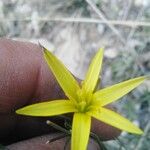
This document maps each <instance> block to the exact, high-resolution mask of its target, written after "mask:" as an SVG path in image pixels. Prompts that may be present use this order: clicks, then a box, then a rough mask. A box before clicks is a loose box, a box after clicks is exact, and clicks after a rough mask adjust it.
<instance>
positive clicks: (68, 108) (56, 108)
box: [16, 100, 76, 116]
mask: <svg viewBox="0 0 150 150" xmlns="http://www.w3.org/2000/svg"><path fill="white" fill-rule="evenodd" d="M70 112H76V109H75V107H74V105H73V103H72V101H69V100H53V101H50V102H42V103H37V104H32V105H29V106H26V107H23V108H21V109H18V110H17V111H16V113H17V114H21V115H28V116H55V115H60V114H65V113H70Z"/></svg>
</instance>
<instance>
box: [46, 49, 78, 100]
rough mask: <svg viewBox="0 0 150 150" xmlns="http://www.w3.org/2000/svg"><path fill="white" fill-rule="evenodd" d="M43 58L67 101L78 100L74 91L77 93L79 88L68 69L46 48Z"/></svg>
mask: <svg viewBox="0 0 150 150" xmlns="http://www.w3.org/2000/svg"><path fill="white" fill-rule="evenodd" d="M44 57H45V60H46V62H47V64H48V66H49V67H50V69H51V71H52V72H53V74H54V76H55V77H56V79H57V81H58V83H59V84H60V86H61V87H62V89H63V91H64V92H65V94H66V95H67V96H68V97H69V99H74V100H76V99H78V97H77V94H76V93H77V92H76V91H78V90H79V89H80V87H79V84H78V82H77V81H76V80H75V79H74V77H73V76H72V74H71V73H70V72H69V71H68V69H67V68H66V67H65V66H64V65H63V64H62V62H61V61H60V60H59V59H57V57H55V56H54V55H53V54H52V53H51V52H49V51H48V50H47V49H46V48H44Z"/></svg>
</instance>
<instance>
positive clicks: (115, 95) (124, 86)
mask: <svg viewBox="0 0 150 150" xmlns="http://www.w3.org/2000/svg"><path fill="white" fill-rule="evenodd" d="M145 79H146V77H145V76H142V77H138V78H134V79H130V80H127V81H124V82H121V83H118V84H115V85H113V86H110V87H107V88H104V89H102V90H99V91H97V92H96V93H95V94H94V98H95V100H98V101H100V104H101V106H105V105H107V104H109V103H111V102H114V101H116V100H117V99H119V98H121V97H122V96H124V95H125V94H127V93H129V92H130V91H131V90H133V89H134V88H136V87H137V86H138V85H140V84H141V83H142V82H143V81H144V80H145Z"/></svg>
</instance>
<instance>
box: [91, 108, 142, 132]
mask: <svg viewBox="0 0 150 150" xmlns="http://www.w3.org/2000/svg"><path fill="white" fill-rule="evenodd" d="M91 115H92V116H93V117H94V118H96V119H98V120H100V121H102V122H105V123H106V124H108V125H111V126H113V127H116V128H118V129H121V130H124V131H127V132H130V133H135V134H142V133H143V131H142V130H141V129H139V128H138V127H137V126H135V125H134V124H133V123H131V122H130V121H129V120H127V119H126V118H124V117H122V116H121V115H119V114H117V113H115V112H113V111H111V110H109V109H106V108H100V111H99V112H97V113H95V112H92V113H91Z"/></svg>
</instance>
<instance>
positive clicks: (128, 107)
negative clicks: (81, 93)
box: [0, 0, 150, 150]
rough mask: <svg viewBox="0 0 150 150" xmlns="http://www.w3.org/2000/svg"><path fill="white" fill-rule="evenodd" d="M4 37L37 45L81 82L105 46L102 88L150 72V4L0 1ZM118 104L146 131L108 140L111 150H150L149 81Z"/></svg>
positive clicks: (137, 0) (141, 0)
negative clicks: (56, 57)
mask: <svg viewBox="0 0 150 150" xmlns="http://www.w3.org/2000/svg"><path fill="white" fill-rule="evenodd" d="M0 36H1V37H7V38H11V39H15V40H21V41H30V42H34V43H38V42H39V41H40V42H41V43H42V44H43V45H44V46H46V47H47V48H49V49H50V50H52V51H53V52H54V53H55V54H56V55H57V56H58V57H59V58H60V59H61V60H62V61H63V62H64V63H65V65H66V66H67V67H68V68H69V69H70V71H71V72H72V73H73V74H74V75H75V76H77V77H78V78H81V79H83V78H84V75H85V73H86V70H87V68H88V65H89V63H90V60H91V58H92V57H93V55H94V54H95V53H96V51H97V50H98V49H99V48H100V47H105V56H104V64H103V70H102V73H101V78H102V81H101V87H106V86H109V85H112V84H115V83H117V82H121V81H123V80H126V79H129V78H133V77H136V76H140V75H148V74H150V0H30V1H28V0H0ZM122 99H123V100H122V101H118V102H116V103H115V104H114V106H115V107H117V109H118V111H119V112H120V113H121V114H124V116H125V117H127V118H129V119H130V120H132V121H133V122H134V123H135V124H137V125H138V126H139V127H141V128H142V129H143V130H144V135H143V136H137V135H132V134H127V133H124V132H123V133H122V135H121V136H120V137H119V138H118V139H117V140H115V141H109V142H104V144H105V146H106V147H107V148H108V149H111V150H118V149H119V150H132V149H134V150H149V149H150V142H149V141H150V121H149V120H150V81H146V82H145V83H144V84H142V85H141V86H140V87H138V88H137V89H136V90H134V91H133V92H131V93H130V94H129V95H127V96H125V97H123V98H122Z"/></svg>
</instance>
